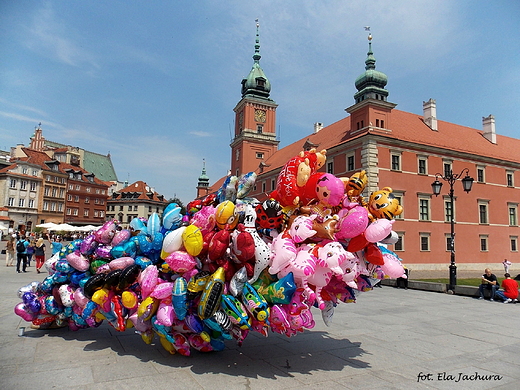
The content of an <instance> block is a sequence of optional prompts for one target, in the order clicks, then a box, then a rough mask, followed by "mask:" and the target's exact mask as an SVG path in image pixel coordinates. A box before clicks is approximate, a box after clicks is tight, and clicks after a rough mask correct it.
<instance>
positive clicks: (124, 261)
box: [108, 257, 135, 271]
mask: <svg viewBox="0 0 520 390" xmlns="http://www.w3.org/2000/svg"><path fill="white" fill-rule="evenodd" d="M134 264H135V260H134V259H133V258H132V257H120V258H118V259H115V260H112V261H111V262H110V263H108V266H109V267H110V270H111V271H114V270H116V269H123V268H126V267H129V266H131V265H134Z"/></svg>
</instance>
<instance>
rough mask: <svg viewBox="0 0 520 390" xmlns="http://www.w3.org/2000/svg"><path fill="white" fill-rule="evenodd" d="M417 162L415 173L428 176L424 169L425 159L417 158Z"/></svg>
mask: <svg viewBox="0 0 520 390" xmlns="http://www.w3.org/2000/svg"><path fill="white" fill-rule="evenodd" d="M417 162H418V164H419V166H418V170H417V172H418V173H419V174H420V175H426V174H428V170H427V169H426V159H425V158H423V157H421V158H419V160H418V161H417Z"/></svg>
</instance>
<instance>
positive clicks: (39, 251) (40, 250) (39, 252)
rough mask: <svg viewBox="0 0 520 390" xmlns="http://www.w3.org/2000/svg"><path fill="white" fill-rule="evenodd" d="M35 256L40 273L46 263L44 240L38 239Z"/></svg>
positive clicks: (37, 270)
mask: <svg viewBox="0 0 520 390" xmlns="http://www.w3.org/2000/svg"><path fill="white" fill-rule="evenodd" d="M34 256H35V257H36V272H38V273H40V268H41V267H43V264H44V263H45V243H44V242H43V238H41V237H40V238H38V241H36V245H35V246H34Z"/></svg>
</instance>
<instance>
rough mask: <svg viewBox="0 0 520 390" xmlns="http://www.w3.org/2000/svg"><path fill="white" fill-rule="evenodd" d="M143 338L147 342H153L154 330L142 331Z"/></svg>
mask: <svg viewBox="0 0 520 390" xmlns="http://www.w3.org/2000/svg"><path fill="white" fill-rule="evenodd" d="M141 338H142V339H143V341H144V342H145V343H146V344H151V343H152V341H153V332H152V331H151V330H147V331H146V332H142V333H141Z"/></svg>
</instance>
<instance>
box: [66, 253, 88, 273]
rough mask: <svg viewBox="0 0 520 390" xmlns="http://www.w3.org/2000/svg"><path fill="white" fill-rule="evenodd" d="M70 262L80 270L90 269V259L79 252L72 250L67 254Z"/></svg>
mask: <svg viewBox="0 0 520 390" xmlns="http://www.w3.org/2000/svg"><path fill="white" fill-rule="evenodd" d="M67 261H68V262H69V264H70V265H71V266H72V267H74V268H75V269H77V270H78V271H80V272H85V271H87V270H88V269H89V267H90V263H89V261H88V259H87V258H86V257H85V256H83V255H82V254H81V253H79V252H72V253H69V254H68V255H67Z"/></svg>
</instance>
